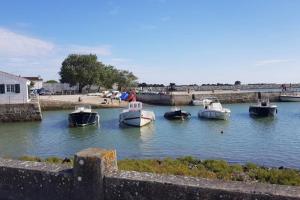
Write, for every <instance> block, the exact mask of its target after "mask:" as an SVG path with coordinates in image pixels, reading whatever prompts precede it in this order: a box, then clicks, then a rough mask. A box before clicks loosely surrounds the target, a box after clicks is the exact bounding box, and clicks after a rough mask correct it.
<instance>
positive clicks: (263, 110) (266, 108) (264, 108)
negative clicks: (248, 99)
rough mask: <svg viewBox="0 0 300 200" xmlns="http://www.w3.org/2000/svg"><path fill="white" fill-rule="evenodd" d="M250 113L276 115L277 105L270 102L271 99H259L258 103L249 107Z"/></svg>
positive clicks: (255, 115) (256, 115) (267, 115)
mask: <svg viewBox="0 0 300 200" xmlns="http://www.w3.org/2000/svg"><path fill="white" fill-rule="evenodd" d="M249 114H250V115H251V116H254V117H274V116H275V115H276V114H277V106H276V105H272V104H270V101H269V99H259V100H258V103H257V105H251V106H250V107H249Z"/></svg>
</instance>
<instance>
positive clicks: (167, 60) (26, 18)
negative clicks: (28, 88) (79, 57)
mask: <svg viewBox="0 0 300 200" xmlns="http://www.w3.org/2000/svg"><path fill="white" fill-rule="evenodd" d="M299 10H300V1H298V0H251V1H250V0H206V1H202V0H186V1H183V0H126V1H125V0H119V1H117V0H97V1H96V0H95V1H92V0H85V1H83V0H81V1H80V0H78V1H74V0H73V1H71V0H60V1H58V0H51V1H38V0H26V1H17V0H2V1H1V6H0V70H2V71H7V72H11V73H14V74H20V75H24V76H35V75H41V76H42V77H43V78H44V79H45V80H48V79H57V80H58V79H59V76H58V71H59V69H60V66H61V62H62V61H63V59H64V58H65V57H66V56H67V55H68V54H70V53H81V54H83V53H94V54H97V56H98V59H99V60H100V61H102V62H104V63H106V64H112V65H115V66H116V67H118V68H121V69H127V70H130V71H133V72H134V73H135V74H136V75H137V76H138V77H139V81H140V82H148V83H165V84H168V83H169V82H175V83H177V84H193V83H196V84H202V83H217V82H222V83H233V82H234V81H235V80H241V81H242V82H243V83H254V82H282V83H283V82H286V83H290V82H300V60H299V56H300V12H299Z"/></svg>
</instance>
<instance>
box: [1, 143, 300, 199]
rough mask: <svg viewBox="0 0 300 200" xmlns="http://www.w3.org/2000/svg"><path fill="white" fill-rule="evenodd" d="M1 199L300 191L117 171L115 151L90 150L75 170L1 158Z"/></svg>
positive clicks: (252, 195)
mask: <svg viewBox="0 0 300 200" xmlns="http://www.w3.org/2000/svg"><path fill="white" fill-rule="evenodd" d="M0 177H1V179H0V199H1V200H6V199H7V200H16V199H25V200H26V199H28V200H29V199H30V200H38V199H43V200H48V199H49V200H50V199H51V200H60V199H64V200H69V199H70V200H71V199H72V200H79V199H80V200H81V199H89V200H96V199H97V200H115V199H122V200H127V199H128V200H134V199H137V200H139V199H143V200H154V199H155V200H160V199H161V200H171V199H172V200H173V199H182V200H190V199H201V200H208V199H209V200H219V199H220V200H221V199H222V200H242V199H243V200H260V199H261V200H271V199H274V200H300V187H292V186H281V185H268V184H261V183H243V182H233V181H220V180H207V179H200V178H193V177H184V176H171V175H158V174H151V173H138V172H132V171H118V167H117V160H116V151H114V150H113V151H109V150H104V149H98V148H90V149H86V150H83V151H81V152H79V153H77V154H76V155H75V157H74V167H73V168H71V167H68V166H66V165H51V164H45V163H36V162H29V161H26V162H25V161H15V160H4V159H0Z"/></svg>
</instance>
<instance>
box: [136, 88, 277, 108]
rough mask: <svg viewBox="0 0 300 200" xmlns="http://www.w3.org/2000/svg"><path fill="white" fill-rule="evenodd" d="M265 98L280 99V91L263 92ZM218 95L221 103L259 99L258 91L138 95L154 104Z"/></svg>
mask: <svg viewBox="0 0 300 200" xmlns="http://www.w3.org/2000/svg"><path fill="white" fill-rule="evenodd" d="M261 94H262V97H263V98H269V99H270V101H273V102H277V101H279V96H280V92H261ZM207 97H216V98H218V99H219V100H220V102H221V103H253V102H256V101H257V97H258V92H245V91H241V92H215V93H213V92H210V93H208V92H207V93H194V94H193V93H190V94H188V93H186V94H176V93H174V94H149V93H142V94H138V95H137V99H138V100H139V101H141V102H144V103H148V104H154V105H189V104H191V102H192V100H193V99H199V100H201V99H204V98H207Z"/></svg>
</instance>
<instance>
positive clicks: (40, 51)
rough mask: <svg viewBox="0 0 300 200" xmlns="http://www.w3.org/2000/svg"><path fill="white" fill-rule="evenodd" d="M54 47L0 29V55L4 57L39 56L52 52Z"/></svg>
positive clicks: (50, 44)
mask: <svg viewBox="0 0 300 200" xmlns="http://www.w3.org/2000/svg"><path fill="white" fill-rule="evenodd" d="M54 48H55V45H54V44H53V43H51V42H47V41H43V40H40V39H36V38H33V37H29V36H24V35H21V34H17V33H14V32H12V31H9V30H7V29H3V28H0V55H1V57H2V56H5V57H7V56H8V57H11V56H12V57H19V56H41V55H47V54H48V53H49V52H51V51H53V50H54Z"/></svg>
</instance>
